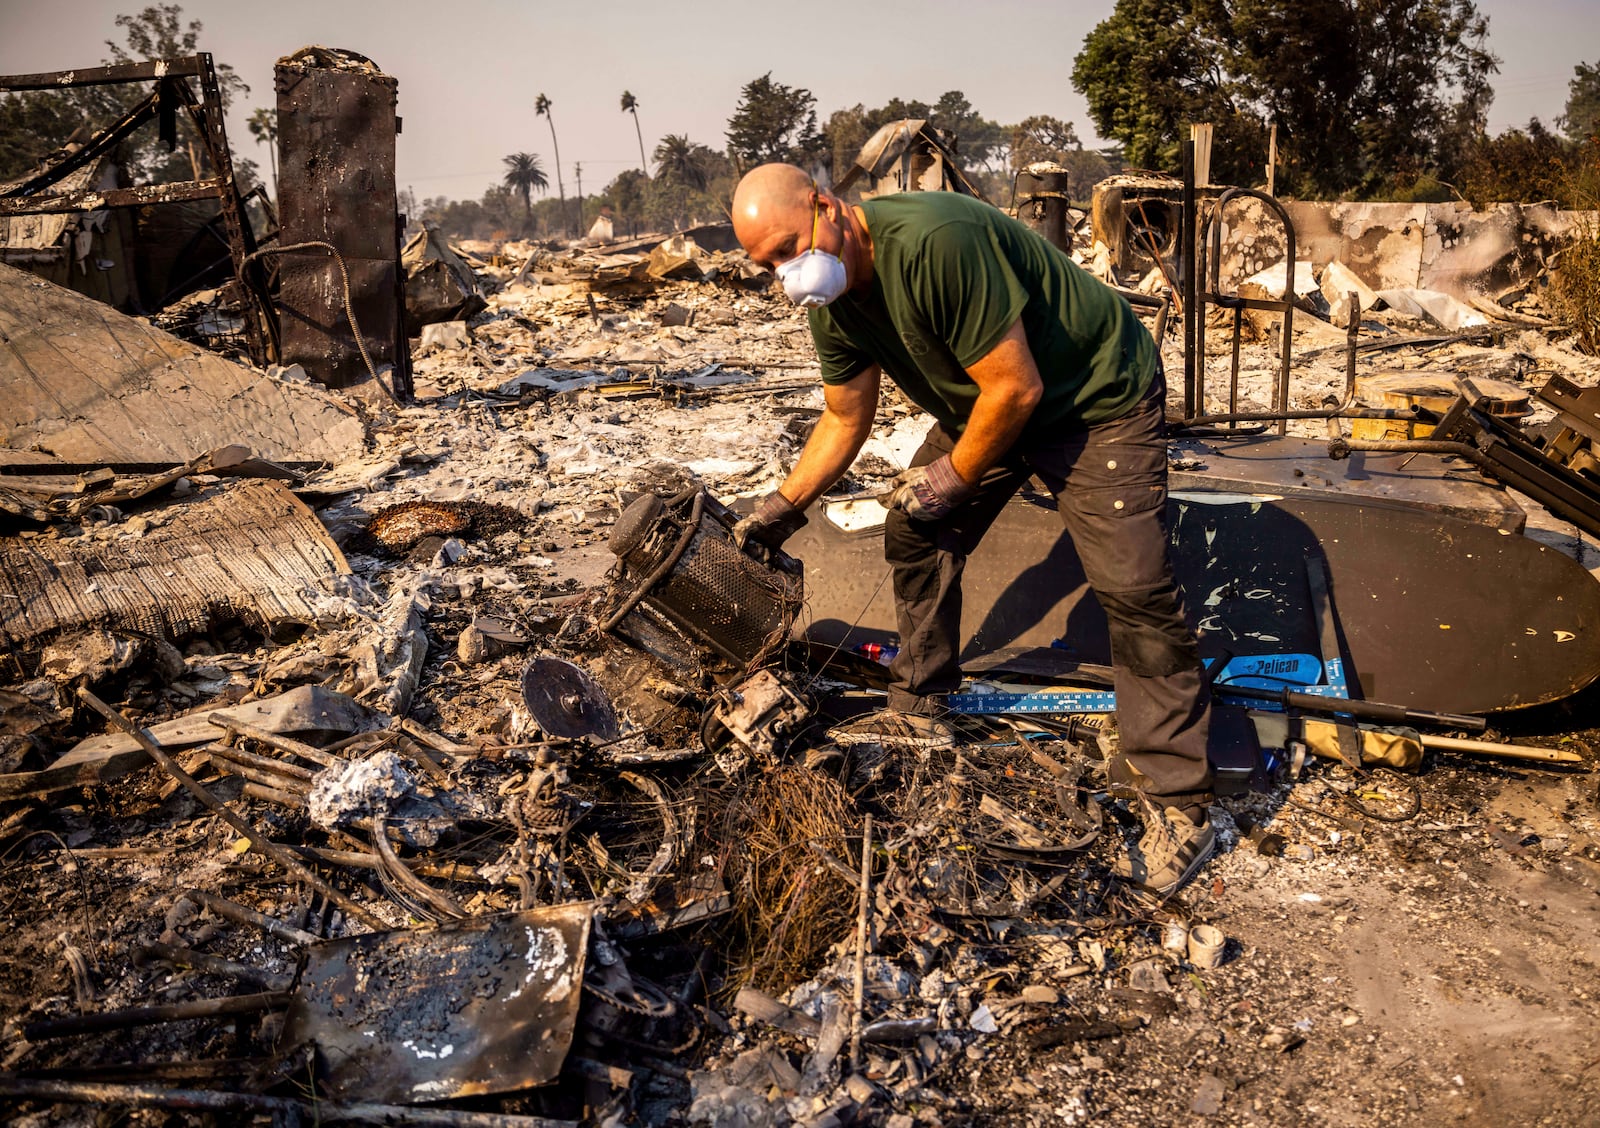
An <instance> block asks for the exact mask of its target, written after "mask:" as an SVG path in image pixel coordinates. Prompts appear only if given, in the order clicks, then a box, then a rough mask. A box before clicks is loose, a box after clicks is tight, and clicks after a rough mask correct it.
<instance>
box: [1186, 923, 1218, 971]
mask: <svg viewBox="0 0 1600 1128" xmlns="http://www.w3.org/2000/svg"><path fill="white" fill-rule="evenodd" d="M1227 946H1228V938H1227V937H1226V936H1224V935H1223V934H1222V929H1220V928H1218V927H1217V926H1216V925H1214V924H1197V925H1195V926H1194V927H1193V928H1191V929H1190V930H1189V962H1190V963H1192V964H1194V966H1195V967H1198V968H1212V967H1219V966H1221V964H1222V950H1223V949H1224V948H1226V947H1227Z"/></svg>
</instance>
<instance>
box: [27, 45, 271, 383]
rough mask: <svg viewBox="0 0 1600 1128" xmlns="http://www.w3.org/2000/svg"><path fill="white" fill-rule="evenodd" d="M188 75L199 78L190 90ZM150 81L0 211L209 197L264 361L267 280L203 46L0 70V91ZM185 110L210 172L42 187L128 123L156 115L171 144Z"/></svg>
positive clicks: (111, 141) (109, 142)
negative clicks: (143, 93) (129, 105)
mask: <svg viewBox="0 0 1600 1128" xmlns="http://www.w3.org/2000/svg"><path fill="white" fill-rule="evenodd" d="M190 79H198V80H199V83H200V91H199V94H198V95H197V94H196V93H195V90H194V88H193V86H192V85H191V84H190V82H189V80H190ZM141 82H153V83H154V84H155V86H154V89H153V90H152V91H151V93H150V95H149V97H147V98H145V99H144V101H142V102H140V103H139V104H138V105H137V106H135V107H133V109H131V110H129V111H128V112H127V113H126V114H124V115H123V116H122V118H121V119H120V120H118V121H116V122H115V123H113V124H112V125H110V126H108V127H106V128H105V129H102V130H98V131H97V132H96V133H95V134H94V135H93V136H92V137H90V138H89V140H88V142H87V143H85V144H84V145H83V147H82V148H80V149H78V150H76V151H75V152H72V153H68V154H67V155H65V156H63V157H61V158H59V159H57V160H54V161H50V162H48V163H47V164H46V165H45V167H44V168H43V169H42V170H40V171H39V172H38V173H36V174H35V175H34V176H32V177H30V178H28V179H27V180H25V181H23V182H22V183H20V184H18V185H16V186H14V187H12V188H10V189H8V190H6V191H5V192H3V193H0V216H13V215H51V214H60V213H68V212H89V211H95V210H97V209H99V208H118V207H141V206H143V205H146V204H169V203H181V202H184V201H188V200H216V201H217V203H218V204H219V205H220V207H221V209H222V226H223V231H224V232H225V234H226V238H227V244H228V256H229V258H230V259H231V260H232V262H233V275H234V280H235V281H236V282H237V283H238V286H239V292H240V294H241V296H242V298H243V301H244V303H245V304H246V306H247V307H248V309H249V314H248V316H246V317H245V319H244V320H245V333H246V341H247V343H248V346H249V350H250V359H251V360H252V361H253V362H254V363H256V364H258V365H265V364H268V363H271V362H273V361H275V360H277V359H278V344H277V322H276V320H275V318H274V316H273V309H272V303H271V301H270V300H269V299H268V297H267V289H266V281H265V277H264V275H263V273H262V268H261V266H260V264H259V262H257V261H255V260H252V259H251V257H250V256H251V255H252V254H253V253H254V252H255V250H256V243H255V235H254V232H252V231H251V229H250V226H249V224H247V223H246V222H245V220H244V201H243V199H242V198H241V196H240V195H239V186H238V185H237V184H236V183H235V182H234V178H233V155H232V152H231V150H229V148H228V135H227V129H226V127H225V126H224V124H223V112H222V92H221V88H220V87H219V86H218V85H217V71H216V67H215V65H214V64H213V63H212V59H211V54H210V52H206V51H202V52H200V53H199V54H195V55H185V56H181V57H178V58H170V59H148V60H146V61H144V62H139V63H118V64H116V65H114V66H105V67H89V68H85V69H74V70H65V71H46V72H43V73H40V74H13V75H3V76H0V92H13V91H28V90H72V89H77V88H80V87H85V86H114V85H132V84H134V83H141ZM180 107H181V108H182V109H183V110H184V111H185V112H187V113H188V115H189V118H190V120H191V121H192V122H193V123H194V126H195V130H196V131H197V132H198V133H199V134H200V140H201V143H202V144H203V145H204V146H205V151H206V157H207V159H208V160H209V161H210V162H211V168H212V170H213V171H214V172H215V174H216V175H214V176H210V177H205V178H199V179H195V180H183V181H177V182H175V183H171V184H136V185H133V186H132V187H129V188H110V189H104V190H97V189H84V190H82V191H77V192H58V193H55V194H47V190H48V189H49V188H50V187H51V186H52V185H54V184H56V183H58V182H59V181H60V180H61V179H62V178H64V177H65V176H67V175H68V174H69V173H71V172H73V171H74V170H76V169H78V168H81V167H82V166H83V165H84V164H85V163H86V162H88V161H90V160H93V159H94V158H95V157H97V156H100V155H101V154H103V153H106V152H109V151H110V150H111V149H112V148H113V147H114V146H116V145H117V144H118V143H119V142H121V141H122V140H124V139H125V138H127V137H128V136H129V135H130V134H131V133H133V131H134V130H136V129H138V128H139V127H141V126H143V125H145V124H146V123H147V122H149V121H151V120H155V121H156V122H157V128H158V129H160V131H161V139H162V140H164V141H166V142H167V145H168V147H169V149H170V148H175V147H176V145H177V137H178V132H177V129H178V109H179V108H180Z"/></svg>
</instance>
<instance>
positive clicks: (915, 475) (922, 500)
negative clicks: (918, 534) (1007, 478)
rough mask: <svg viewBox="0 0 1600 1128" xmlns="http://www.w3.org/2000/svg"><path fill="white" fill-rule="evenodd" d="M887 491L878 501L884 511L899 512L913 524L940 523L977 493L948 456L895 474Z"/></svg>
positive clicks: (975, 488)
mask: <svg viewBox="0 0 1600 1128" xmlns="http://www.w3.org/2000/svg"><path fill="white" fill-rule="evenodd" d="M890 487H891V488H890V490H889V492H888V493H886V494H883V495H882V496H880V497H879V498H878V501H879V502H880V503H882V505H883V507H884V508H885V509H898V510H900V511H901V512H902V513H904V514H905V515H906V516H907V517H910V518H911V519H912V520H913V521H939V520H942V519H943V518H945V517H947V516H949V514H950V511H951V510H953V509H954V508H956V506H958V505H960V504H962V503H963V502H965V501H967V500H968V499H969V498H971V497H972V495H973V494H975V493H977V492H978V490H977V487H976V486H972V485H969V484H968V483H967V481H966V479H965V478H963V477H962V476H961V475H960V474H957V473H956V468H955V466H954V465H953V464H952V463H951V461H950V456H949V455H948V454H947V455H945V456H944V457H943V458H940V459H938V460H937V461H934V462H930V463H929V464H928V465H926V466H913V467H911V469H909V470H902V471H901V472H900V473H899V474H897V475H895V478H894V480H893V481H892V482H891V483H890Z"/></svg>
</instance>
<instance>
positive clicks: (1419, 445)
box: [1328, 438, 1489, 472]
mask: <svg viewBox="0 0 1600 1128" xmlns="http://www.w3.org/2000/svg"><path fill="white" fill-rule="evenodd" d="M1356 450H1363V451H1377V452H1380V453H1384V454H1437V455H1447V454H1448V455H1455V456H1456V457H1457V458H1465V459H1466V460H1467V461H1468V462H1470V463H1472V464H1473V465H1474V466H1476V467H1478V468H1479V469H1480V470H1485V471H1486V472H1487V470H1486V468H1487V467H1488V465H1489V460H1488V459H1487V458H1486V457H1485V456H1484V453H1483V452H1482V451H1481V450H1479V449H1478V448H1477V447H1475V446H1472V445H1471V444H1469V443H1453V442H1445V441H1444V440H1442V439H1348V438H1338V439H1329V440H1328V457H1329V458H1331V459H1333V460H1334V461H1335V462H1337V461H1339V460H1340V459H1343V458H1349V457H1350V452H1351V451H1356Z"/></svg>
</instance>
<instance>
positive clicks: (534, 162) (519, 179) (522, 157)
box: [504, 153, 550, 229]
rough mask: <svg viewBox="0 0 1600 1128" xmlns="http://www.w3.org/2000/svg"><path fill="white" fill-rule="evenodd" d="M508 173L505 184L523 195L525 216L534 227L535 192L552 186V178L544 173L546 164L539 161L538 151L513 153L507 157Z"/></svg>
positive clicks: (529, 224) (530, 226)
mask: <svg viewBox="0 0 1600 1128" xmlns="http://www.w3.org/2000/svg"><path fill="white" fill-rule="evenodd" d="M505 166H506V175H505V180H504V183H505V186H506V187H507V188H510V189H511V190H512V191H513V192H515V193H516V194H517V195H519V196H521V197H522V213H523V217H524V218H525V219H526V220H527V221H528V226H529V228H530V229H531V228H532V227H533V192H534V189H538V190H539V191H540V192H543V191H545V190H546V189H548V188H549V187H550V178H549V177H548V176H546V175H545V173H544V165H542V164H541V163H540V162H539V157H538V154H536V153H512V154H511V155H510V156H509V157H507V158H505Z"/></svg>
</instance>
